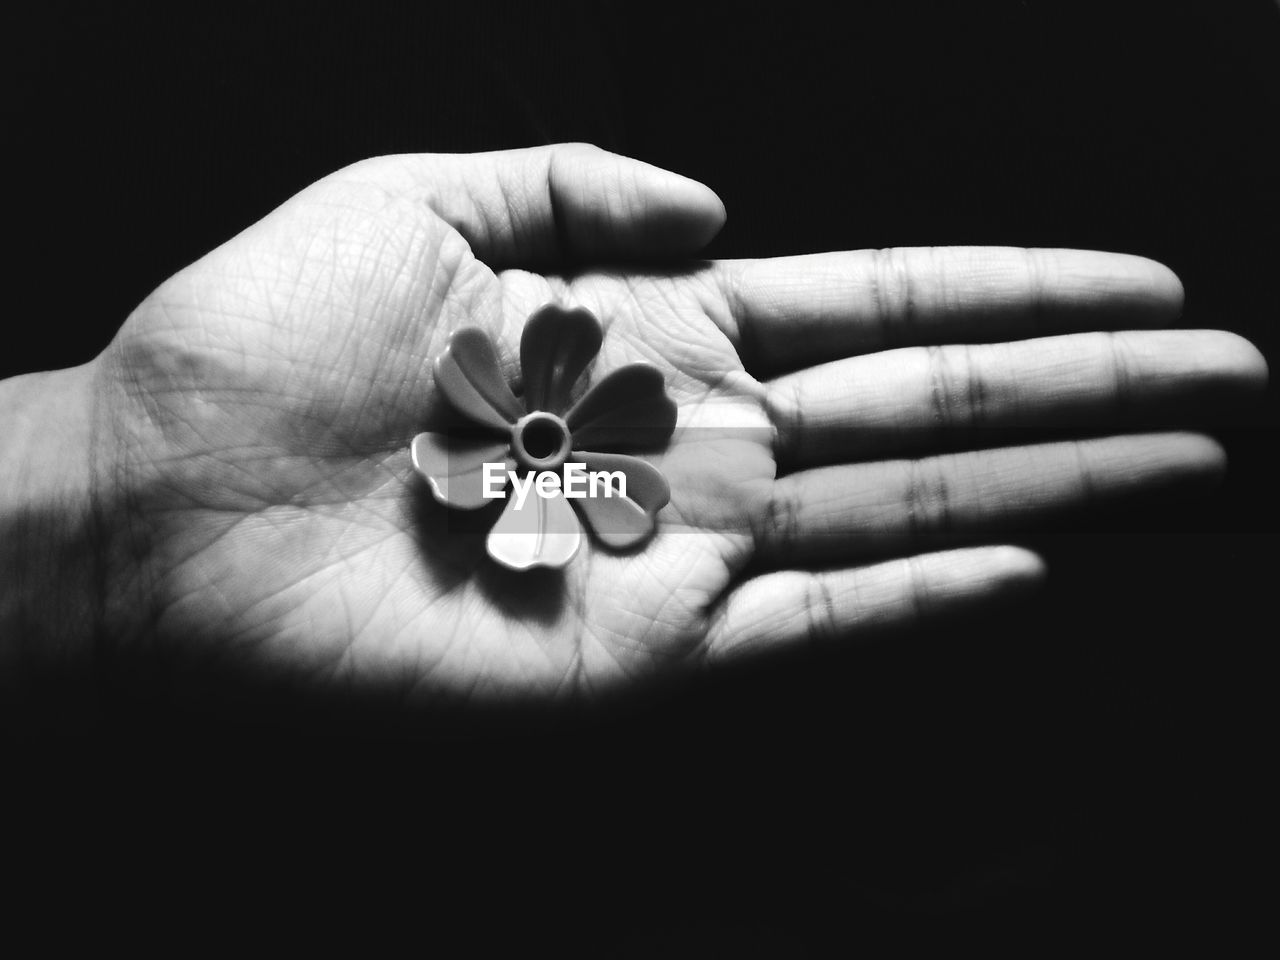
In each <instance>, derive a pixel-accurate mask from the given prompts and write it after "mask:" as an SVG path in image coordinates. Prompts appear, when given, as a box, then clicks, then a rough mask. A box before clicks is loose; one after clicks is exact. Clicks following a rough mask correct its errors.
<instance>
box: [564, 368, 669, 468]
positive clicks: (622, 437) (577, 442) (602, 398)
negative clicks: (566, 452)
mask: <svg viewBox="0 0 1280 960" xmlns="http://www.w3.org/2000/svg"><path fill="white" fill-rule="evenodd" d="M565 422H566V423H568V425H569V429H570V430H571V431H572V432H573V443H574V446H583V447H607V448H610V449H613V450H627V449H631V450H636V449H644V448H646V447H657V446H661V445H662V444H664V443H666V442H667V440H668V439H670V437H671V432H672V431H673V430H674V429H675V427H676V405H675V402H674V401H672V399H671V398H670V397H668V396H667V393H666V389H665V387H664V383H663V378H662V371H661V370H659V369H658V368H657V367H655V366H652V365H650V364H647V363H629V364H627V365H626V366H625V367H619V368H618V369H617V370H614V371H613V372H612V373H611V374H609V375H608V376H607V377H605V378H604V379H603V380H601V381H600V382H599V383H597V384H596V385H595V386H594V387H592V388H591V389H590V390H588V391H587V393H586V395H585V396H584V397H583V398H582V399H581V400H579V401H578V402H577V403H575V404H574V405H573V409H572V410H570V411H569V413H568V414H567V415H566V416H565Z"/></svg>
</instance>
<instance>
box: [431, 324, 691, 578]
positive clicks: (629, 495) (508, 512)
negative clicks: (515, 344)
mask: <svg viewBox="0 0 1280 960" xmlns="http://www.w3.org/2000/svg"><path fill="white" fill-rule="evenodd" d="M603 338H604V334H603V331H602V330H601V327H600V322H599V321H598V320H597V319H596V318H595V317H594V316H593V315H592V314H591V313H589V312H588V311H586V310H582V309H576V310H565V309H562V308H560V307H557V306H546V307H543V308H541V309H540V310H538V311H537V312H536V313H534V314H533V316H531V317H530V318H529V320H528V321H527V322H526V323H525V327H524V332H523V334H522V335H521V339H520V368H521V372H522V374H523V380H524V387H523V390H524V393H523V396H522V397H517V396H516V395H515V394H514V393H513V392H512V390H511V388H510V387H509V386H508V385H507V382H506V380H504V379H503V377H502V373H501V370H500V369H499V366H498V355H497V350H496V349H495V348H494V345H493V341H492V340H490V339H489V335H488V334H487V333H485V332H484V331H483V330H480V329H479V328H476V327H467V328H464V329H461V330H458V331H456V332H455V333H454V334H453V335H452V336H451V337H450V338H449V345H448V346H447V347H446V348H445V350H444V352H443V353H442V354H441V355H440V356H439V357H437V358H436V361H435V379H436V384H437V385H438V386H439V387H440V389H441V391H443V393H444V395H445V397H446V398H447V399H448V401H449V403H450V405H452V406H453V407H454V408H455V409H456V410H457V411H458V412H459V413H460V414H462V415H463V416H464V417H465V418H466V419H467V420H468V421H470V425H471V427H472V429H471V430H470V431H468V433H467V435H466V436H461V435H460V434H459V435H450V434H446V433H420V434H418V435H417V436H416V437H414V439H413V448H412V453H413V465H414V467H415V468H416V469H417V471H418V472H419V473H420V474H422V475H423V476H424V477H425V478H426V480H427V482H428V484H429V485H430V487H431V492H432V493H433V494H434V495H435V498H436V499H437V500H439V501H440V502H441V503H443V504H445V505H447V506H450V507H456V508H459V509H463V510H475V509H479V508H480V507H484V506H486V505H488V504H489V503H490V502H491V498H490V497H487V496H486V495H485V475H486V470H485V464H501V465H502V467H501V471H502V472H501V476H502V477H503V478H509V477H511V476H513V475H514V476H518V477H521V478H522V481H521V482H525V483H527V482H528V481H529V480H530V479H532V478H531V477H530V476H529V475H530V474H541V473H543V472H544V471H560V470H561V468H562V467H563V466H564V464H566V463H581V464H583V465H584V466H585V469H586V471H587V472H588V473H589V474H591V473H604V472H608V473H614V472H615V471H620V472H621V473H622V474H623V475H624V476H625V477H626V494H625V496H624V495H621V494H620V493H619V492H618V490H617V488H616V487H614V488H613V490H612V492H611V495H609V496H605V495H604V491H603V489H602V488H597V489H596V491H595V492H596V494H597V495H595V496H590V495H588V496H585V497H580V498H567V497H565V496H563V494H562V492H561V491H560V490H559V488H558V487H557V488H556V489H555V490H554V492H553V493H552V494H551V495H550V496H541V495H538V494H537V493H535V492H533V490H532V488H529V489H528V495H527V496H526V497H525V498H524V501H523V503H522V504H521V503H519V501H518V498H517V496H516V495H515V491H513V490H510V489H504V493H505V494H506V506H505V507H504V508H503V511H502V516H501V517H500V518H499V519H498V522H497V523H496V524H494V526H493V529H492V530H491V531H490V532H489V536H488V540H487V542H486V545H487V549H488V552H489V556H491V557H493V559H494V560H496V561H497V562H498V563H500V564H502V565H503V566H506V567H510V568H512V569H515V570H525V569H528V568H530V567H537V566H545V567H561V566H564V565H565V564H566V563H568V562H569V560H571V559H572V558H573V555H574V554H575V553H577V550H578V546H579V544H580V543H581V540H582V527H583V525H584V524H585V525H586V527H587V529H588V530H590V531H591V533H592V535H593V536H594V537H595V538H596V539H597V540H598V541H600V542H601V543H603V544H605V545H606V546H609V547H613V548H615V549H626V548H628V547H633V546H636V545H638V544H640V543H642V542H643V541H644V540H645V539H647V538H648V537H649V536H650V535H652V533H653V531H654V528H655V525H656V517H657V513H658V511H659V510H661V509H662V507H663V506H664V505H665V504H666V503H667V501H668V500H669V499H670V495H671V491H670V488H669V487H668V485H667V481H666V479H665V478H664V477H663V476H662V474H661V473H659V472H658V470H657V468H656V467H654V466H653V465H652V464H650V463H647V462H646V461H644V460H641V459H639V458H637V457H633V456H628V455H627V454H625V453H621V452H619V451H621V450H624V449H640V448H646V447H653V446H658V445H661V444H665V443H666V441H667V440H668V439H669V438H670V436H671V432H672V430H674V429H675V422H676V406H675V403H673V402H672V400H671V398H670V397H668V396H667V394H666V390H665V389H664V385H663V379H662V373H661V372H660V371H659V370H658V369H657V368H656V367H653V366H651V365H649V364H647V363H632V364H628V365H626V366H623V367H619V368H618V369H617V370H614V371H613V372H612V373H610V374H609V375H608V376H606V377H604V378H603V379H602V380H600V381H599V382H598V383H596V384H595V386H593V387H592V388H591V389H590V390H588V391H587V392H586V393H585V394H583V395H582V397H581V398H580V399H579V400H577V401H576V402H571V399H572V397H571V394H572V390H573V385H574V384H575V383H576V382H577V380H578V378H579V377H580V376H581V375H582V373H583V371H584V370H585V369H586V368H587V365H588V364H589V363H590V362H591V361H592V360H593V359H594V358H595V356H596V354H597V353H598V352H599V351H600V344H601V341H602V340H603ZM603 450H608V451H612V452H608V453H604V452H598V451H603ZM489 469H490V476H491V478H492V476H494V475H495V474H496V471H497V469H498V468H497V467H493V466H491V467H490V468H489ZM491 482H492V481H491ZM504 486H509V482H505V481H504ZM575 511H576V512H575ZM579 518H581V520H579Z"/></svg>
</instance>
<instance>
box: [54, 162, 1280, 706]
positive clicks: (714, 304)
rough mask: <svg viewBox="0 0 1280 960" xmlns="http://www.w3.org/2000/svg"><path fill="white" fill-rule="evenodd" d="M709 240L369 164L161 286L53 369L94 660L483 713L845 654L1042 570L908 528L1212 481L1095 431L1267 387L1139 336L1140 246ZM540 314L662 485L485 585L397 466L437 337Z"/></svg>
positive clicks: (1171, 315)
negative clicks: (662, 441) (742, 252)
mask: <svg viewBox="0 0 1280 960" xmlns="http://www.w3.org/2000/svg"><path fill="white" fill-rule="evenodd" d="M722 222H723V208H722V207H721V205H720V203H719V201H718V200H717V198H716V197H715V196H714V195H713V194H712V193H711V192H710V191H709V190H707V189H706V188H705V187H702V186H701V185H698V184H695V183H693V182H691V181H688V180H684V179H683V178H680V177H676V176H675V175H673V174H669V173H666V172H663V171H659V170H657V169H655V168H652V167H649V166H646V165H644V164H640V163H637V162H635V161H630V160H626V159H624V158H620V157H616V156H613V155H610V154H606V153H603V152H601V151H598V150H596V149H594V148H590V147H583V146H562V147H553V148H540V149H535V150H524V151H511V152H507V153H498V154H482V155H474V156H404V157H386V158H378V159H375V160H370V161H366V162H363V163H359V164H356V165H354V166H352V167H349V168H347V169H345V170H342V171H340V172H338V173H336V174H334V175H333V176H331V177H328V178H326V179H325V180H323V181H320V182H319V183H317V184H315V185H313V186H311V187H309V188H308V189H306V190H304V191H303V192H302V193H301V194H299V195H298V196H296V197H294V198H293V199H291V200H290V201H289V202H287V203H286V204H284V205H283V206H282V207H281V208H279V209H278V210H276V211H275V212H273V213H272V214H270V215H269V216H268V217H266V218H265V219H264V220H262V221H261V222H259V223H258V224H256V225H254V226H253V227H251V228H249V229H248V230H246V231H245V232H244V233H242V234H240V235H239V236H237V237H235V238H234V239H232V240H231V241H229V242H228V243H226V244H225V245H223V246H222V247H220V248H219V249H217V250H215V251H213V252H212V253H210V254H209V255H208V256H206V257H204V258H203V259H202V260H200V261H199V262H197V263H196V264H193V265H192V266H191V267H188V268H187V269H185V270H183V271H181V272H180V273H179V274H177V275H176V276H175V277H173V278H172V279H170V280H169V281H167V282H166V283H165V284H164V285H163V286H162V287H161V288H160V289H159V290H157V291H156V292H155V293H154V294H153V295H152V296H151V297H149V298H148V299H147V300H146V302H144V303H143V304H142V305H141V306H140V307H139V308H138V309H137V310H136V311H135V312H134V314H133V315H132V316H131V317H130V318H129V320H128V321H127V323H126V324H125V325H124V327H123V328H122V329H121V331H120V333H119V335H118V336H117V338H116V339H115V341H114V342H113V343H112V344H111V346H110V347H109V348H108V349H107V350H106V351H105V352H104V353H103V355H102V356H101V357H99V358H98V360H97V361H95V363H93V364H91V365H89V366H88V367H86V368H82V372H81V377H82V383H83V390H82V391H81V393H80V394H79V395H81V396H83V398H84V400H83V410H82V413H81V415H82V416H83V417H85V418H86V419H87V422H88V424H89V428H90V429H89V431H88V432H89V433H91V434H92V437H93V440H92V444H91V456H90V457H89V458H88V462H87V465H86V471H87V478H86V483H85V488H86V490H87V491H88V492H90V493H91V496H92V502H93V504H94V508H93V511H92V513H93V515H94V517H95V518H96V529H97V534H96V536H95V538H94V542H95V545H96V550H97V566H96V572H95V575H94V577H92V578H91V580H92V582H93V584H95V586H94V587H93V590H94V593H95V596H94V597H93V598H92V600H91V602H90V607H91V609H93V610H94V614H93V619H94V620H95V621H96V623H95V627H97V628H99V629H100V631H101V633H102V635H103V636H104V637H105V638H106V639H105V640H104V643H105V644H106V645H107V647H108V649H106V650H105V653H106V654H107V655H108V656H110V655H111V653H112V651H121V650H127V651H130V652H133V653H139V652H140V653H141V654H142V655H144V656H145V655H148V653H149V652H152V651H154V652H156V653H157V654H159V655H163V656H166V657H172V656H178V657H187V656H207V657H214V658H220V659H228V660H230V661H232V662H234V663H236V664H237V665H243V666H244V667H245V668H248V669H254V670H262V671H266V672H271V671H280V672H283V673H284V674H285V675H288V676H291V677H294V678H296V679H299V680H302V681H306V682H311V683H314V684H316V685H318V686H320V687H336V688H340V689H343V688H357V689H359V688H364V689H383V688H387V689H391V690H394V691H398V692H399V693H401V694H404V695H406V696H410V697H413V696H423V697H429V696H430V695H431V694H432V693H433V692H439V691H450V692H455V693H461V694H464V695H466V696H469V697H474V698H476V699H485V698H486V697H490V696H503V695H511V694H520V695H532V696H546V697H551V696H555V695H559V694H565V693H590V692H594V691H599V690H602V689H606V688H610V687H613V686H616V685H617V684H619V683H625V682H630V681H633V680H636V679H639V678H642V677H645V676H648V675H652V674H654V673H655V672H657V671H658V670H659V669H660V668H663V667H671V668H677V669H678V668H680V667H684V666H690V665H695V664H705V663H714V662H716V661H719V660H721V659H723V658H726V657H730V656H732V655H734V654H737V653H740V652H743V651H747V650H752V649H758V648H771V647H776V646H781V645H785V644H788V643H794V642H796V641H807V640H813V639H839V638H844V637H852V636H857V635H859V634H862V633H865V632H868V631H870V630H872V629H873V628H876V627H881V626H885V625H892V624H897V623H903V622H908V621H912V620H914V619H916V618H917V617H919V616H921V615H936V614H946V613H948V612H950V611H954V610H957V609H960V608H963V607H966V606H968V605H971V604H973V603H975V602H980V601H985V600H991V599H997V598H999V597H1001V596H1003V595H1006V594H1008V593H1010V592H1012V591H1016V590H1018V589H1019V588H1020V587H1023V586H1025V585H1027V584H1028V583H1032V582H1034V581H1035V580H1036V579H1038V578H1039V577H1040V576H1041V575H1042V564H1041V562H1040V560H1039V559H1038V558H1037V557H1036V556H1035V555H1034V554H1031V553H1029V552H1028V551H1026V550H1023V549H1020V548H1016V547H1012V546H969V547H964V548H961V549H951V550H942V551H938V550H936V549H935V548H936V547H937V546H938V543H937V539H936V535H938V534H941V533H946V534H948V535H954V536H956V537H958V538H961V539H962V540H964V541H969V542H978V543H980V542H982V540H983V539H984V538H989V537H992V536H995V534H996V532H998V531H1000V530H1001V529H1007V526H1008V525H1009V524H1010V523H1023V522H1030V521H1033V520H1035V519H1036V518H1037V517H1038V516H1041V515H1044V514H1048V513H1050V512H1055V511H1062V510H1069V509H1072V508H1076V507H1082V506H1087V505H1088V504H1090V503H1091V502H1094V501H1099V500H1104V499H1106V498H1108V497H1110V496H1113V495H1121V494H1123V495H1134V494H1139V493H1142V492H1144V491H1147V490H1150V489H1153V488H1155V487H1157V486H1166V485H1169V484H1179V483H1195V482H1197V481H1201V480H1204V479H1208V478H1211V477H1213V476H1214V475H1216V474H1217V473H1218V472H1220V470H1221V469H1222V465H1223V455H1222V451H1221V449H1220V448H1219V447H1218V446H1217V445H1216V444H1215V443H1214V442H1213V441H1212V440H1210V439H1208V438H1207V437H1204V436H1201V435H1198V434H1195V433H1136V434H1129V435H1124V434H1119V432H1120V431H1123V430H1125V429H1126V428H1136V427H1138V426H1141V425H1143V424H1146V423H1150V422H1162V421H1167V422H1172V423H1173V424H1175V425H1176V423H1177V422H1179V421H1177V419H1176V418H1178V417H1180V416H1185V415H1186V413H1187V411H1188V410H1191V411H1193V412H1194V413H1195V414H1196V415H1197V417H1201V416H1202V415H1204V414H1223V413H1229V412H1230V411H1231V410H1232V409H1234V408H1235V407H1236V406H1238V405H1239V404H1240V403H1241V402H1242V401H1244V400H1245V399H1247V398H1248V397H1249V395H1250V394H1252V393H1254V392H1256V391H1257V390H1258V389H1259V388H1260V387H1261V385H1262V384H1263V383H1264V381H1265V376H1266V370H1265V365H1264V363H1263V361H1262V359H1261V357H1260V356H1259V354H1258V353H1257V351H1256V350H1255V349H1253V348H1252V347H1251V346H1250V345H1249V344H1248V343H1247V342H1245V341H1243V340H1241V339H1240V338H1238V337H1236V336H1234V335H1232V334H1228V333H1223V332H1216V331H1176V332H1175V331H1159V330H1154V329H1145V328H1156V327H1160V326H1163V325H1166V324H1168V323H1170V322H1172V321H1173V320H1174V319H1175V318H1176V316H1177V314H1178V311H1179V309H1180V304H1181V287H1180V284H1179V283H1178V281H1177V279H1176V277H1174V276H1173V274H1171V273H1170V272H1169V271H1168V270H1167V269H1165V268H1163V267H1161V266H1159V265H1158V264H1155V263H1152V262H1150V261H1147V260H1143V259H1141V258H1137V257H1131V256H1125V255H1118V254H1103V253H1091V252H1080V251H1049V250H1042V251H1025V250H1012V249H981V248H959V249H919V250H898V251H878V252H865V251H864V252H852V253H830V254H819V255H813V256H802V257H792V258H783V259H776V260H762V261H734V262H719V263H708V262H700V261H694V260H691V259H690V258H691V257H692V256H693V255H694V254H696V252H697V251H698V250H699V249H700V248H701V247H702V246H704V245H705V243H706V242H707V241H708V240H709V239H710V238H711V237H712V236H713V235H714V234H715V232H716V231H717V230H718V229H719V227H720V225H721V223H722ZM618 264H627V266H625V267H619V266H617V265H618ZM569 271H572V272H569ZM548 302H556V303H560V304H562V305H565V306H584V307H586V308H587V309H589V310H591V311H592V312H593V313H594V314H596V316H598V317H599V318H600V319H601V321H602V322H603V324H604V326H605V330H606V334H605V339H604V344H603V347H602V350H601V352H600V354H599V356H598V358H597V360H596V364H595V367H594V368H593V370H592V371H591V373H590V379H591V381H592V382H594V381H597V380H599V379H600V378H601V377H602V376H603V375H604V374H606V373H607V372H609V371H610V370H612V369H614V368H616V367H617V366H620V365H622V364H624V363H628V362H631V361H635V360H645V361H648V362H649V363H652V364H655V365H657V366H658V367H659V368H660V369H661V370H662V372H663V373H664V375H665V377H666V382H667V388H668V392H669V393H670V395H671V396H672V398H673V399H674V400H675V401H676V403H677V406H678V410H679V416H678V422H677V428H676V432H675V434H674V435H673V437H672V439H671V442H670V444H669V445H668V447H667V449H666V450H665V451H662V452H660V453H658V454H656V455H654V456H653V458H652V459H653V462H655V463H656V464H657V465H659V466H660V468H661V470H662V471H663V473H664V474H665V475H666V477H667V479H668V480H669V482H670V484H671V489H672V498H671V503H670V505H669V506H668V507H667V508H666V509H665V510H664V511H663V513H662V515H661V517H660V522H659V529H658V533H657V536H656V537H655V538H654V539H653V540H652V541H651V542H650V543H649V544H648V545H647V546H646V547H645V548H644V549H642V550H640V551H638V552H634V553H628V554H618V553H613V552H610V551H608V550H606V549H603V548H601V547H599V545H597V544H595V543H594V542H588V543H586V544H584V549H583V550H581V551H580V552H579V554H578V555H577V556H576V557H575V558H574V559H573V560H572V561H571V562H570V564H569V565H568V566H567V568H566V569H564V570H563V571H558V572H556V571H533V572H530V573H514V572H511V571H507V570H504V569H502V568H499V567H497V566H496V565H495V564H493V562H492V561H491V560H489V559H488V557H487V556H486V554H485V551H484V547H483V536H482V535H473V534H468V533H465V532H460V531H459V530H458V529H457V527H456V525H455V529H454V530H453V531H452V532H450V533H448V534H446V533H445V531H444V528H445V526H446V525H447V523H446V519H445V512H444V509H443V508H442V507H440V506H439V505H437V504H435V503H434V502H433V501H432V499H431V497H430V495H429V493H427V492H426V490H425V485H424V484H422V483H421V481H420V480H419V479H418V478H417V477H416V476H415V475H414V474H413V471H412V468H411V465H410V458H409V443H410V440H411V439H412V437H413V436H414V435H415V434H416V433H418V432H419V431H420V430H422V429H424V424H426V423H427V422H429V421H430V420H431V419H432V418H433V417H435V416H437V415H438V414H439V413H440V410H441V398H440V397H439V394H438V391H436V390H434V389H433V385H432V382H431V374H430V370H431V360H432V358H434V357H435V356H437V355H438V354H439V353H440V351H441V350H442V349H443V347H444V345H445V343H446V342H447V339H448V337H449V335H450V334H451V333H452V332H453V331H455V330H457V329H459V328H461V327H464V326H479V327H482V328H484V329H485V330H487V331H488V332H489V333H490V334H491V335H492V336H493V338H494V340H495V341H496V342H497V343H498V344H499V349H500V351H501V353H502V361H503V365H504V372H505V373H506V375H507V376H508V379H509V380H511V381H515V380H516V379H517V376H518V363H517V360H516V358H517V344H518V340H519V336H520V331H521V328H522V325H523V322H524V319H525V318H526V317H527V316H528V315H529V314H530V313H532V312H533V311H534V310H535V309H536V308H537V307H539V306H541V305H542V304H545V303H548ZM1103 330H1105V331H1113V330H1121V331H1123V332H1096V331H1103ZM1002 341H1005V342H1002ZM788 371H790V372H788ZM1063 425H1067V426H1069V427H1071V428H1074V429H1076V430H1077V431H1079V432H1081V433H1092V434H1096V435H1097V436H1094V437H1091V438H1087V439H1078V440H1061V439H1057V440H1055V439H1054V434H1053V432H1052V431H1053V430H1055V429H1058V428H1061V427H1062V426H1063ZM1006 428H1007V432H1006ZM1114 434H1119V435H1114ZM995 437H999V438H1000V440H1001V442H1004V443H1006V445H1004V446H999V447H994V448H989V449H980V448H985V447H988V446H989V444H990V442H991V439H992V438H995ZM1011 437H1012V438H1013V439H1014V440H1016V443H1014V444H1013V445H1008V444H1009V441H1010V438H1011ZM448 522H449V523H452V522H453V521H452V520H450V521H448ZM997 542H998V541H997Z"/></svg>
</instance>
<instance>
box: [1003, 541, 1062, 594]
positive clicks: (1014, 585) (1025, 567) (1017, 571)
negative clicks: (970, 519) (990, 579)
mask: <svg viewBox="0 0 1280 960" xmlns="http://www.w3.org/2000/svg"><path fill="white" fill-rule="evenodd" d="M990 551H991V562H992V566H993V567H994V568H995V569H996V570H998V571H999V574H1000V578H1001V580H1002V582H1003V585H1004V586H1005V587H1006V588H1007V589H1009V590H1011V591H1018V592H1021V591H1026V590H1034V589H1035V588H1036V587H1038V586H1040V584H1042V583H1043V582H1044V580H1045V577H1047V576H1048V574H1049V566H1048V564H1046V563H1045V561H1044V558H1043V557H1041V556H1040V554H1038V553H1035V552H1034V551H1032V550H1028V549H1026V548H1025V547H1015V546H1013V545H1010V544H1005V545H1001V546H998V547H991V548H990Z"/></svg>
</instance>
